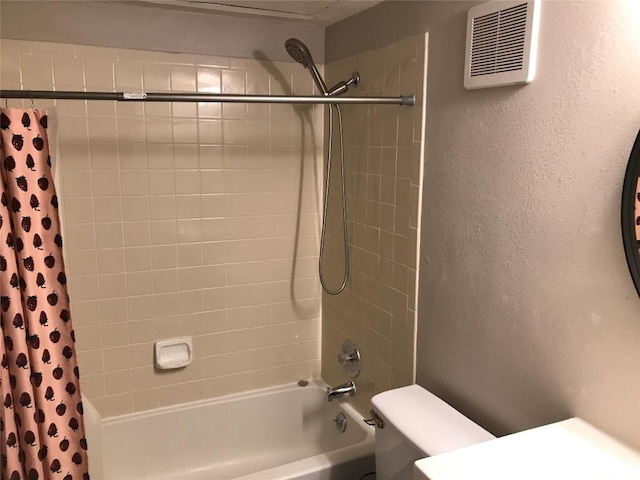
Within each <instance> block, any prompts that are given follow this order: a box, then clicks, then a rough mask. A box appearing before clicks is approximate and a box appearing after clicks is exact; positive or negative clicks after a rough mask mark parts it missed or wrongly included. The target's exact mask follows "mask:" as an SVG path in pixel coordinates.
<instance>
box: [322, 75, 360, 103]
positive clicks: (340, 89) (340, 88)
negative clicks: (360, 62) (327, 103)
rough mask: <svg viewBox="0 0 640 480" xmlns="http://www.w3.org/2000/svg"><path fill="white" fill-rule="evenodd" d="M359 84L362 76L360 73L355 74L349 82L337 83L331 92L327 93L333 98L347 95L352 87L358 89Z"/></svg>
mask: <svg viewBox="0 0 640 480" xmlns="http://www.w3.org/2000/svg"><path fill="white" fill-rule="evenodd" d="M358 83H360V74H359V73H358V72H353V73H352V74H351V78H350V79H349V80H343V81H341V82H338V83H336V84H335V85H334V86H333V87H331V88H330V89H329V92H328V93H327V95H329V96H332V97H333V96H336V95H342V94H343V93H346V92H347V91H348V90H349V86H350V85H355V86H356V87H357V86H358Z"/></svg>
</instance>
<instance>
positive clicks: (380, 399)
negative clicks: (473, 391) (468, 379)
mask: <svg viewBox="0 0 640 480" xmlns="http://www.w3.org/2000/svg"><path fill="white" fill-rule="evenodd" d="M371 403H372V405H373V413H374V417H377V420H381V421H382V428H380V424H378V428H376V440H375V459H376V480H411V479H412V478H413V462H415V461H416V460H419V459H421V458H424V457H432V456H434V455H438V454H441V453H445V452H450V451H452V450H457V449H459V448H464V447H468V446H471V445H475V444H478V443H482V442H486V441H488V440H493V439H495V437H494V436H493V435H491V434H490V433H489V432H487V431H486V430H485V429H483V428H482V427H480V426H479V425H477V424H476V423H474V422H472V421H471V420H469V419H468V418H467V417H465V416H464V415H462V414H461V413H460V412H458V411H457V410H456V409H454V408H453V407H452V406H451V405H449V404H447V403H445V402H444V401H442V400H441V399H439V398H438V397H436V396H435V395H434V394H432V393H430V392H429V391H427V390H425V389H424V388H422V387H421V386H420V385H410V386H408V387H402V388H396V389H393V390H388V391H386V392H382V393H379V394H378V395H375V396H374V397H373V398H372V399H371Z"/></svg>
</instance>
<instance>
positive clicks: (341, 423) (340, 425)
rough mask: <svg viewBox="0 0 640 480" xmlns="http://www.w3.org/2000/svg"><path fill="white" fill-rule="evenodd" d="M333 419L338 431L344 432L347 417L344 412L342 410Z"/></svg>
mask: <svg viewBox="0 0 640 480" xmlns="http://www.w3.org/2000/svg"><path fill="white" fill-rule="evenodd" d="M333 421H334V422H336V428H337V429H338V431H339V432H340V433H344V431H345V430H346V429H347V417H346V416H345V414H344V413H342V412H340V413H338V415H336V418H334V419H333Z"/></svg>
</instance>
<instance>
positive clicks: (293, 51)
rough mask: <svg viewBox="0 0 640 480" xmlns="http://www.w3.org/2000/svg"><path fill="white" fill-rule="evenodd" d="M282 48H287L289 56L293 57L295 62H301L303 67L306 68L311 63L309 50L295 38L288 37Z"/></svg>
mask: <svg viewBox="0 0 640 480" xmlns="http://www.w3.org/2000/svg"><path fill="white" fill-rule="evenodd" d="M284 48H286V49H287V53H288V54H289V55H290V56H291V58H293V59H294V60H295V61H296V62H298V63H301V64H302V65H304V66H305V67H307V68H308V66H309V63H313V58H312V57H311V52H310V51H309V49H308V48H307V46H306V45H305V44H304V43H302V42H301V41H300V40H298V39H297V38H290V39H289V40H287V41H286V42H284Z"/></svg>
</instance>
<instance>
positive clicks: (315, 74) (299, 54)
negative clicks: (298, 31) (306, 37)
mask: <svg viewBox="0 0 640 480" xmlns="http://www.w3.org/2000/svg"><path fill="white" fill-rule="evenodd" d="M284 47H285V48H286V49H287V53H288V54H289V55H290V56H291V58H293V59H294V60H295V61H296V62H298V63H301V64H302V65H304V67H305V68H306V69H308V70H309V72H310V73H311V77H312V78H313V81H314V82H315V84H316V87H318V90H320V91H321V92H322V94H323V95H327V93H328V90H327V85H326V84H325V83H324V80H323V79H322V76H321V75H320V72H319V71H318V69H317V68H316V64H315V63H314V62H313V57H312V56H311V52H310V51H309V49H308V48H307V46H306V45H305V44H304V43H302V42H301V41H300V40H298V39H297V38H290V39H289V40H287V41H286V42H284Z"/></svg>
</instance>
